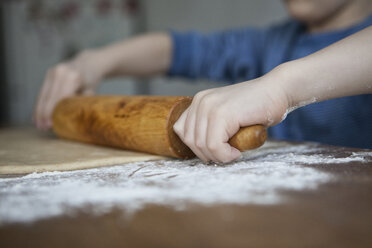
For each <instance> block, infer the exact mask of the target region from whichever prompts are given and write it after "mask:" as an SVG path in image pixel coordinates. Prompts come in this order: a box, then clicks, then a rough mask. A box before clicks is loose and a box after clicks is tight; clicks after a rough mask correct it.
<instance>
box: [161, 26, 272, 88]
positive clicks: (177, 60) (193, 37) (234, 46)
mask: <svg viewBox="0 0 372 248" xmlns="http://www.w3.org/2000/svg"><path fill="white" fill-rule="evenodd" d="M170 35H171V38H172V41H173V53H172V62H171V67H170V69H169V71H168V75H169V76H179V77H185V78H190V79H197V78H204V79H210V80H214V81H225V82H229V83H235V82H239V81H244V80H249V79H253V78H256V77H258V76H260V75H261V66H260V65H261V63H260V60H261V57H262V53H263V48H264V43H265V37H266V31H265V30H258V29H238V30H232V31H222V32H215V33H211V34H208V35H203V34H200V33H198V32H185V33H182V32H171V33H170Z"/></svg>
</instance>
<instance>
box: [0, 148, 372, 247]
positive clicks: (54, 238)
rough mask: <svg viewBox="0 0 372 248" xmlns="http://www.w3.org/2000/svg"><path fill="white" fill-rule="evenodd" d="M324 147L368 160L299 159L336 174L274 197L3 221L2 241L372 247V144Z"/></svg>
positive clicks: (26, 243)
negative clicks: (280, 198) (274, 199)
mask: <svg viewBox="0 0 372 248" xmlns="http://www.w3.org/2000/svg"><path fill="white" fill-rule="evenodd" d="M292 145H293V146H294V147H295V146H299V145H301V143H293V144H292ZM318 147H320V148H322V149H321V155H322V156H323V157H334V158H345V157H350V155H351V154H354V153H358V152H359V154H364V155H363V157H364V160H363V161H357V160H351V161H350V162H343V163H324V164H322V163H313V164H306V163H304V164H300V166H302V167H306V168H315V169H316V170H317V171H321V172H325V173H327V174H329V175H332V177H333V178H335V180H330V181H328V182H326V183H323V184H321V185H319V186H317V187H316V188H314V189H305V190H284V191H283V192H280V195H281V196H283V197H285V199H286V200H285V201H283V202H279V203H276V204H231V203H220V204H213V205H203V204H197V203H194V204H190V205H188V206H187V208H185V209H183V210H179V209H175V208H173V207H171V206H164V205H155V204H149V205H147V206H146V207H145V208H143V209H141V210H138V211H137V212H135V213H134V214H133V215H132V216H131V217H125V216H123V210H122V209H119V208H113V209H112V210H111V211H109V212H107V213H105V214H101V215H97V214H93V213H90V212H89V211H79V212H78V213H77V214H75V215H73V216H70V215H67V214H66V215H61V216H57V217H52V218H47V219H42V220H36V221H34V222H30V223H6V224H3V225H1V226H0V247H372V151H371V150H359V149H351V148H342V147H331V146H322V145H318ZM292 155H293V154H292ZM335 161H336V160H335ZM0 201H1V194H0ZM0 205H1V204H0ZM92 207H94V206H92Z"/></svg>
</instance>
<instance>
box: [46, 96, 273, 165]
mask: <svg viewBox="0 0 372 248" xmlns="http://www.w3.org/2000/svg"><path fill="white" fill-rule="evenodd" d="M191 102H192V98H191V97H186V96H85V97H71V98H67V99H64V100H62V101H61V102H59V103H58V105H57V106H56V108H55V110H54V113H53V129H54V131H55V133H56V134H57V135H58V136H60V137H62V138H66V139H72V140H76V141H81V142H86V143H93V144H98V145H105V146H112V147H118V148H123V149H127V150H134V151H140V152H147V153H152V154H158V155H163V156H170V157H176V158H190V157H194V156H195V155H194V154H193V152H192V151H191V150H190V149H189V148H188V147H187V146H186V145H185V144H184V143H183V142H182V141H181V140H180V138H179V137H178V136H177V134H176V133H175V132H174V131H173V125H174V123H175V122H176V121H177V119H178V118H179V116H180V115H181V114H182V113H183V111H184V110H186V108H187V107H188V106H189V105H190V104H191ZM265 139H266V129H265V128H264V127H263V126H253V127H246V128H243V129H241V130H240V131H239V132H238V133H237V134H236V135H234V137H233V138H232V139H231V142H230V143H231V144H232V145H233V146H234V147H236V148H238V149H239V150H241V151H244V150H247V149H253V148H257V147H259V146H261V145H262V144H263V143H264V141H265Z"/></svg>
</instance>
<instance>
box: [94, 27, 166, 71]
mask: <svg viewBox="0 0 372 248" xmlns="http://www.w3.org/2000/svg"><path fill="white" fill-rule="evenodd" d="M171 53H172V41H171V38H170V36H169V35H168V34H167V33H151V34H145V35H141V36H137V37H134V38H131V39H127V40H125V41H122V42H118V43H115V44H113V45H109V46H107V47H104V48H101V49H98V50H96V54H97V56H96V57H97V58H99V59H100V60H102V62H103V63H101V64H102V65H103V66H102V70H103V73H102V74H103V75H104V76H105V77H113V76H151V75H156V74H163V73H165V72H166V71H167V70H168V68H169V66H170V63H171Z"/></svg>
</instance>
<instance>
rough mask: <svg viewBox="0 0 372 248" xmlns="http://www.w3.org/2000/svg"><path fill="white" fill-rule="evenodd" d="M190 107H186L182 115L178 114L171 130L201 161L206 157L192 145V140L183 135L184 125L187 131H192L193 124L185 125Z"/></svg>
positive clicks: (184, 131)
mask: <svg viewBox="0 0 372 248" xmlns="http://www.w3.org/2000/svg"><path fill="white" fill-rule="evenodd" d="M190 107H191V106H190ZM190 107H189V108H187V109H186V110H185V111H184V112H183V113H182V115H181V116H180V118H179V119H178V120H177V122H176V123H175V124H174V126H173V130H174V131H175V132H176V134H177V135H178V136H179V137H180V139H181V140H182V142H183V143H185V145H187V146H188V147H189V148H190V149H191V150H192V151H193V152H194V154H195V155H196V156H197V157H198V158H200V159H201V160H203V161H207V160H206V159H207V158H206V157H205V156H204V155H203V154H202V153H200V152H199V151H198V149H196V148H195V147H194V146H193V140H189V139H186V136H185V133H186V127H187V128H188V132H189V131H191V132H192V133H193V132H194V131H193V130H194V127H193V126H186V120H187V118H188V115H189V112H190Z"/></svg>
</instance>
